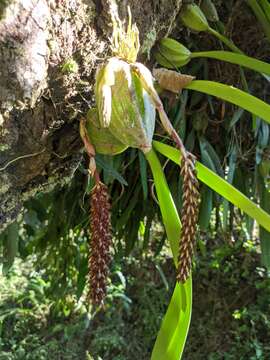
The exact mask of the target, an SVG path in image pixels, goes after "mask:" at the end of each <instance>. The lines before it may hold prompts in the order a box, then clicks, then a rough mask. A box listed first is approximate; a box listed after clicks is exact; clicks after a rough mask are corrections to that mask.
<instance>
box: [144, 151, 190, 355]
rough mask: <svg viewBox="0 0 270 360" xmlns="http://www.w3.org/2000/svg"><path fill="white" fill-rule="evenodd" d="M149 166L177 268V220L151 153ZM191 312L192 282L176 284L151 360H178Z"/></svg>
mask: <svg viewBox="0 0 270 360" xmlns="http://www.w3.org/2000/svg"><path fill="white" fill-rule="evenodd" d="M146 158H147V160H148V162H149V164H150V167H151V170H152V173H153V176H154V182H155V187H156V192H157V197H158V201H159V206H160V210H161V214H162V219H163V222H164V226H165V229H166V233H167V237H168V239H169V242H170V245H171V249H172V252H173V258H174V262H175V264H176V265H177V256H178V248H179V238H180V231H181V223H180V219H179V216H178V213H177V210H176V207H175V204H174V202H173V198H172V195H171V193H170V190H169V187H168V184H167V181H166V179H165V176H164V173H163V170H162V167H161V165H160V162H159V160H158V157H157V155H156V154H155V152H154V150H151V151H150V152H148V153H147V154H146ZM191 309H192V280H191V277H189V279H188V280H187V281H186V283H185V284H178V283H177V284H176V286H175V289H174V292H173V296H172V298H171V301H170V304H169V307H168V309H167V312H166V314H165V317H164V319H163V321H162V325H161V328H160V330H159V333H158V336H157V339H156V342H155V345H154V349H153V352H152V356H151V360H165V359H166V360H179V359H181V356H182V353H183V350H184V346H185V342H186V338H187V334H188V329H189V324H190V318H191Z"/></svg>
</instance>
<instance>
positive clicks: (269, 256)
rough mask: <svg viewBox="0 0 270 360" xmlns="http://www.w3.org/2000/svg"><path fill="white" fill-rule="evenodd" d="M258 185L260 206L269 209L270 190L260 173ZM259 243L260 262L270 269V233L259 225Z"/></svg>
mask: <svg viewBox="0 0 270 360" xmlns="http://www.w3.org/2000/svg"><path fill="white" fill-rule="evenodd" d="M258 185H259V196H260V204H261V207H262V208H263V209H265V210H266V211H270V191H269V190H268V189H267V187H266V186H265V183H264V179H263V178H262V177H261V176H260V175H259V177H258ZM260 244H261V251H262V264H263V265H264V266H265V267H266V269H267V270H268V271H270V233H269V232H267V231H265V229H263V228H262V227H260Z"/></svg>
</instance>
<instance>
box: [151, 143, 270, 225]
mask: <svg viewBox="0 0 270 360" xmlns="http://www.w3.org/2000/svg"><path fill="white" fill-rule="evenodd" d="M153 144H154V147H155V149H156V150H157V151H158V152H160V153H161V154H163V155H164V156H166V157H167V158H169V159H171V160H172V161H174V162H175V163H176V164H179V157H180V152H179V151H178V150H176V149H174V148H173V147H171V146H169V145H165V144H163V143H161V142H158V141H154V142H153ZM196 169H197V175H198V179H199V180H201V181H202V182H203V183H205V184H206V185H207V186H209V187H210V188H211V189H213V190H215V191H216V192H217V193H218V194H220V195H221V196H223V197H224V198H225V199H227V200H228V201H230V202H231V203H232V204H234V205H236V206H237V207H239V208H240V209H241V210H243V211H244V212H245V213H246V214H248V215H249V216H251V217H252V218H254V219H255V220H256V221H257V222H258V224H259V225H260V226H262V227H264V228H265V229H266V230H267V231H270V214H268V213H267V212H265V211H264V210H262V209H261V208H260V207H259V206H258V205H256V204H255V203H254V202H253V201H251V200H249V199H248V198H247V197H246V196H245V195H244V194H242V193H241V192H240V191H239V190H237V189H236V188H235V187H234V186H232V185H230V184H229V183H228V182H227V181H226V180H224V179H222V178H221V177H220V176H218V175H217V174H215V173H214V172H213V171H211V170H210V169H208V168H207V167H206V166H204V165H203V164H201V163H200V162H199V161H196Z"/></svg>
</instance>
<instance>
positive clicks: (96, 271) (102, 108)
mask: <svg viewBox="0 0 270 360" xmlns="http://www.w3.org/2000/svg"><path fill="white" fill-rule="evenodd" d="M112 20H113V36H112V41H111V42H112V45H111V49H112V52H113V55H114V56H113V57H112V58H110V59H109V60H107V61H106V63H105V64H104V65H102V66H101V67H100V68H99V69H98V72H97V76H96V85H95V96H96V104H97V108H96V109H91V110H90V111H89V112H88V114H87V119H83V120H82V121H81V124H80V133H81V137H82V139H83V142H84V145H85V149H86V152H87V154H88V156H89V158H90V161H89V172H90V175H91V176H92V177H93V178H94V180H95V186H94V188H93V190H92V194H91V202H92V203H91V219H90V222H91V233H92V239H91V249H90V257H89V273H90V279H89V282H90V284H89V285H90V298H91V300H92V302H93V303H95V304H101V303H102V302H103V301H104V296H105V278H106V276H107V271H108V261H109V247H110V242H111V235H110V214H109V211H110V208H109V205H108V194H107V191H106V187H105V186H104V185H103V184H102V182H101V180H100V176H99V174H98V172H97V168H96V163H95V154H96V153H101V154H107V155H115V154H118V153H121V152H123V151H124V150H125V149H126V148H128V147H133V148H138V149H139V150H141V151H142V152H143V154H144V155H145V157H146V159H147V161H148V162H149V164H150V167H151V170H152V173H153V177H154V183H155V187H156V192H157V198H158V201H159V207H160V210H161V213H162V218H163V221H164V225H165V229H166V233H167V237H168V240H169V242H170V245H171V249H172V253H173V257H174V262H175V265H176V268H177V280H178V281H177V282H176V287H175V290H174V293H173V296H172V299H171V302H170V305H169V307H168V310H167V313H166V315H165V318H164V320H163V323H162V326H161V329H160V332H159V334H158V337H157V340H156V343H155V346H154V349H153V352H152V359H153V360H156V359H179V358H180V357H181V355H182V352H183V349H184V344H185V341H186V337H187V333H188V328H189V323H190V318H191V302H192V283H191V265H192V253H193V247H194V236H195V228H196V222H197V214H198V200H199V192H198V180H197V175H196V170H195V169H197V170H198V174H199V176H200V179H201V181H203V182H205V183H206V184H207V185H209V186H211V187H212V188H213V189H215V190H217V191H218V192H219V193H220V194H221V195H223V196H224V197H225V198H226V199H228V200H229V201H232V202H234V203H236V204H237V205H238V206H239V207H240V208H241V209H243V210H244V211H246V212H247V213H249V214H250V215H251V216H253V217H254V218H256V220H257V221H258V222H259V223H260V225H261V226H264V227H265V228H266V229H268V230H270V225H269V224H270V221H269V220H270V216H269V215H268V214H266V213H265V212H264V211H262V210H261V209H260V208H258V207H257V206H256V205H255V204H253V203H252V202H251V201H250V200H249V199H247V198H246V197H245V196H243V195H242V194H241V193H240V192H239V191H237V190H236V189H235V188H233V187H232V186H231V185H229V184H227V183H226V181H224V180H223V179H220V178H219V177H218V176H217V175H216V174H214V173H212V172H211V171H210V170H208V169H207V168H206V167H203V166H202V165H200V164H199V163H196V164H195V158H194V156H193V155H192V154H190V153H189V152H187V150H186V149H185V147H184V145H183V143H182V140H181V139H180V137H179V135H178V134H177V132H176V131H175V129H174V128H173V126H172V124H171V123H170V121H169V119H168V117H167V115H166V113H165V111H164V108H163V105H162V102H161V100H160V98H159V96H158V94H157V92H156V90H155V88H154V83H153V77H152V74H151V72H150V71H149V70H148V69H147V68H146V67H145V66H144V65H142V64H140V63H138V62H136V58H137V53H138V51H139V37H138V29H137V27H136V26H135V25H132V23H131V15H130V14H129V23H128V26H127V29H126V30H125V28H124V24H123V23H122V22H121V21H120V19H119V17H118V14H117V12H116V11H114V12H113V14H112ZM154 74H155V77H156V78H157V79H158V80H159V82H160V83H161V85H162V87H164V88H166V89H168V90H170V91H173V92H176V93H178V92H180V91H181V88H182V87H183V86H187V87H189V88H191V89H192V88H193V87H192V86H193V85H192V83H191V85H188V84H189V83H190V82H192V80H193V78H192V77H188V76H182V75H180V74H177V73H175V72H173V71H169V70H166V69H159V70H157V71H155V73H154ZM183 82H184V85H183ZM195 83H196V82H195ZM156 109H157V111H158V114H159V117H160V120H161V123H162V125H163V127H164V129H165V130H166V132H167V133H168V134H169V135H170V137H171V139H172V140H173V141H174V143H175V144H176V147H177V148H178V150H177V149H173V148H170V147H168V146H166V145H164V144H161V143H157V142H154V143H153V142H152V138H153V132H154V127H155V117H156V111H155V110H156ZM153 144H154V147H155V148H156V149H157V150H158V151H159V152H161V153H163V154H164V155H165V156H167V157H169V158H171V159H172V160H174V161H177V163H178V164H179V165H181V172H180V174H181V176H182V181H183V188H182V190H183V206H182V214H181V215H182V216H181V220H182V231H181V223H180V219H179V217H178V213H177V211H176V206H175V204H174V202H173V200H172V196H171V193H170V190H169V188H168V185H167V182H166V178H165V175H164V172H163V170H162V167H161V164H160V162H159V159H158V157H157V155H156V153H155V151H154V149H153ZM176 158H177V159H176ZM180 233H181V235H180ZM179 239H180V241H179Z"/></svg>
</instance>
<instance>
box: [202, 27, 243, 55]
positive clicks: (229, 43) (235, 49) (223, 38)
mask: <svg viewBox="0 0 270 360" xmlns="http://www.w3.org/2000/svg"><path fill="white" fill-rule="evenodd" d="M208 32H209V33H210V34H212V35H214V36H215V37H216V38H218V39H219V40H220V41H221V42H223V43H224V44H225V45H226V46H227V47H228V48H229V49H231V50H232V51H233V52H236V53H238V54H244V53H243V51H242V50H240V49H239V48H238V47H237V46H236V45H235V44H234V42H233V41H232V40H230V39H228V38H227V37H226V36H224V35H222V34H220V33H219V32H218V31H216V30H214V29H212V28H211V27H209V29H208Z"/></svg>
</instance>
